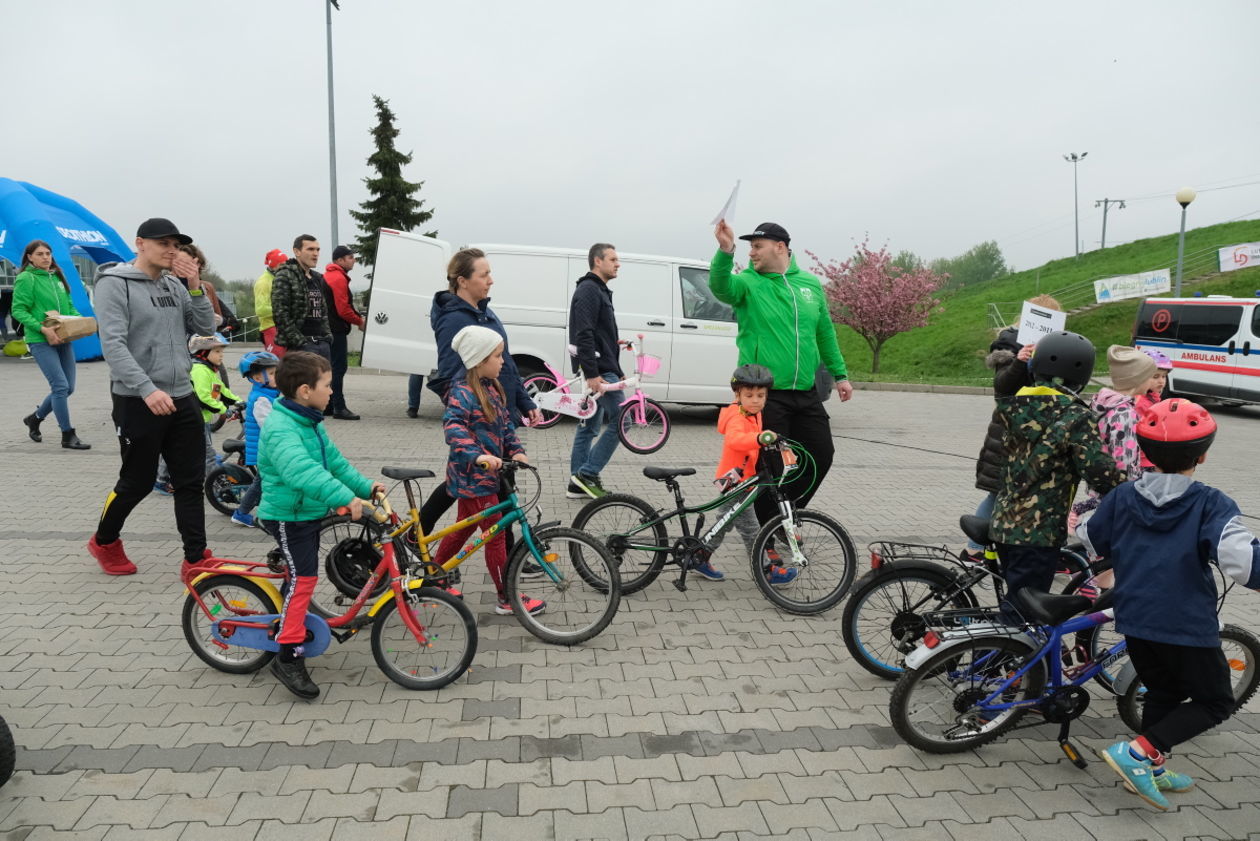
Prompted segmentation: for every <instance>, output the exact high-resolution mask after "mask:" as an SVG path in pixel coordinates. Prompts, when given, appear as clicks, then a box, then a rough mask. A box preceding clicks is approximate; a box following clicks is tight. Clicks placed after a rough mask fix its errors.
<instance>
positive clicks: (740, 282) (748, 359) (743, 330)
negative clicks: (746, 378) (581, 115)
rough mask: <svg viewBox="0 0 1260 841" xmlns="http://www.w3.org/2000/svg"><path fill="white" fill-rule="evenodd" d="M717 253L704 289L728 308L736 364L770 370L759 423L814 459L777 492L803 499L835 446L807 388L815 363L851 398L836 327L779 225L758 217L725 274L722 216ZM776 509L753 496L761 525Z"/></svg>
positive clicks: (802, 502) (819, 400) (730, 240)
mask: <svg viewBox="0 0 1260 841" xmlns="http://www.w3.org/2000/svg"><path fill="white" fill-rule="evenodd" d="M714 234H715V235H716V237H717V241H718V251H717V253H716V254H714V255H713V260H712V261H711V262H710V264H709V288H710V289H712V290H713V294H714V296H716V297H717V299H718V300H719V301H722V302H723V303H726V304H730V305H731V307H732V308H734V310H735V320H736V321H737V322H738V323H739V335H738V337H737V338H736V339H735V344H736V346H737V347H738V348H739V364H740V365H754V364H755V365H764V366H766V367H767V368H769V369H770V373H771V374H773V375H774V387H773V388H771V389H770V393H769V395H768V396H767V398H766V406H765V408H764V409H762V411H761V417H762V426H763V428H765V429H770V430H774V431H775V432H777V433H779V434H780V435H782V436H784V437H786V438H788V439H790V440H792V441H796V442H798V443H799V444H801V445H802V446H803V447H804V448H805V451H806V452H808V453H809V454H810V456H811V457H812V458H813V459H814V464H815V466H816V471H817V472H816V473H815V474H814V475H810V471H808V470H802V471H801V473H800V475H798V476H797V478H796V479H794V480H793V481H791V482H789V483H788V484H787V485H786V486H785V488H784V490H785V491H786V492H787V493H788V495H789V496H790V497H792V498H793V499H795V500H796V502H797V504H798V505H799V506H801V507H804V506H806V505H808V504H809V501H810V499H812V498H813V496H814V493H815V492H816V491H817V490H818V487H819V486H820V485H822V482H823V479H824V478H826V476H827V471H828V470H830V469H831V461H832V458H833V457H834V456H835V444H834V443H833V442H832V439H831V420H830V418H829V417H828V416H827V410H826V409H825V408H824V407H823V399H824V397H823V396H822V395H820V394H819V393H818V391H817V390H816V389H815V387H814V386H815V376H816V374H817V373H818V368H819V366H820V364H821V366H822V367H825V368H826V369H827V371H828V372H830V374H831V375H832V376H833V377H835V379H836V393H837V394H839V395H840V399H841V400H842V401H844V400H848V399H849V398H850V397H852V396H853V385H852V384H851V383H850V382H849V373H848V369H847V368H845V365H844V357H843V356H842V355H841V354H840V345H839V343H838V342H837V341H836V328H835V326H834V325H833V324H832V322H831V314H830V312H829V311H828V309H827V298H826V296H825V295H824V294H823V289H822V284H821V283H820V282H819V281H818V278H816V277H814V276H813V275H812V274H810V273H809V272H805V271H801V269H800V268H799V267H798V266H797V265H796V258H795V257H794V256H793V254H792V251H791V249H790V248H789V247H788V246H789V244H790V243H791V241H792V238H791V237H790V236H789V235H788V232H787V231H786V230H784V228H783V226H782V225H777V224H775V223H774V222H763V223H762V224H760V225H758V226H757V230H755V231H754V232H753V233H751V234H746V235H744V236H742V237H740V239H742V240H747V241H748V243H749V251H748V262H749V267H748V268H746V269H744V271H742V272H740V273H739V274H732V273H731V268H732V266H733V265H734V263H735V233H734V232H733V231H732V230H731V226H730V225H728V224H727V223H726V220H725V219H723V220H721V221H719V222H718V226H717V229H716V230H715V231H714ZM777 513H778V511H777V510H776V507H775V504H774V500H773V498H771V497H770V495H769V494H762V495H761V497H759V498H758V500H757V519H758V520H760V521H761V523H762V524H764V523H766V522H768V521H769V520H771V519H773V518H774V517H775V515H776V514H777Z"/></svg>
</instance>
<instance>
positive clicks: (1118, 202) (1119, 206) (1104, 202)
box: [1094, 199, 1124, 248]
mask: <svg viewBox="0 0 1260 841" xmlns="http://www.w3.org/2000/svg"><path fill="white" fill-rule="evenodd" d="M1113 204H1114V205H1115V206H1116V210H1124V199H1099V200H1098V201H1096V202H1094V207H1098V206H1099V205H1101V206H1102V209H1103V231H1102V247H1103V248H1106V247H1107V210H1108V209H1109V208H1110V206H1111V205H1113Z"/></svg>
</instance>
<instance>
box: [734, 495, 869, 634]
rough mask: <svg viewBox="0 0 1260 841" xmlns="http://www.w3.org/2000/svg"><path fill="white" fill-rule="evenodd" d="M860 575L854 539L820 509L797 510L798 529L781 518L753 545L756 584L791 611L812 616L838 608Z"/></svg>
mask: <svg viewBox="0 0 1260 841" xmlns="http://www.w3.org/2000/svg"><path fill="white" fill-rule="evenodd" d="M793 544H795V547H794V546H793ZM794 549H795V551H794ZM856 571H857V550H856V549H854V548H853V539H852V538H851V537H849V533H848V532H847V531H845V530H844V526H842V525H840V523H839V522H837V521H836V520H835V519H833V518H831V517H828V516H827V515H826V514H823V513H822V512H820V511H810V510H809V509H805V508H802V509H800V510H798V511H797V512H796V523H795V527H793V526H792V525H790V524H785V520H784V518H783V515H782V514H780V515H779V516H777V517H775V518H774V519H773V520H771V521H770V522H768V523H766V524H765V525H764V526H762V527H761V531H760V532H758V533H757V540H756V542H755V543H754V544H753V564H752V577H753V580H754V581H756V582H757V587H758V588H759V589H760V590H761V592H762V594H763V595H765V597H766V598H767V599H769V600H770V601H771V602H772V603H773V604H776V605H778V606H779V607H781V608H782V609H783V610H786V611H787V612H788V613H797V614H801V615H809V614H814V613H822V612H823V611H826V610H830V609H831V608H833V607H835V606H836V605H837V604H838V603H839V602H840V600H841V599H843V598H844V594H845V593H847V592H849V587H851V586H852V585H853V576H854V574H855V573H856Z"/></svg>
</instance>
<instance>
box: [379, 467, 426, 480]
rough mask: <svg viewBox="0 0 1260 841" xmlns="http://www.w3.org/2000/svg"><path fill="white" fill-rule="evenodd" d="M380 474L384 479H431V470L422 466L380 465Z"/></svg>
mask: <svg viewBox="0 0 1260 841" xmlns="http://www.w3.org/2000/svg"><path fill="white" fill-rule="evenodd" d="M381 475H382V476H384V477H385V478H386V479H396V480H398V481H399V482H405V481H407V480H408V479H432V478H433V471H432V470H425V469H424V468H422V467H382V468H381Z"/></svg>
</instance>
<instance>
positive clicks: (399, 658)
mask: <svg viewBox="0 0 1260 841" xmlns="http://www.w3.org/2000/svg"><path fill="white" fill-rule="evenodd" d="M380 506H381V507H380V509H379V510H378V511H377V512H375V514H374V515H368V514H367V513H365V514H364V517H363V519H370V518H371V516H378V517H380V518H382V519H386V520H387V519H388V517H389V516H390V515H391V514H392V510H391V509H390V506H389V500H388V499H387V498H384V497H382V498H381V500H380ZM399 554H400V551H399V547H398V546H397V545H396V544H395V543H394V542H387V543H386V544H385V546H384V548H383V551H382V553H381V555H380V560H379V562H378V563H377V565H376V568H375V569H374V570H372V573H371V575H370V576H369V577H368V578H367V580H366V581H364V583H363V587H362V589H361V590H360V591H359V592H358V593H357V594H356V596H355V598H354V601H353V602H352V603H351V604H350V607H349V609H347V610H346V611H345V612H344V613H343V614H341V615H339V616H321V615H318V614H316V613H314V612H312V611H308V612H307V614H306V640H305V642H304V643H303V644H302V649H303V650H302V655H303V656H304V657H308V658H310V657H316V656H318V655H320V654H322V653H323V652H324V651H325V650H326V649H327V648H328V646H329V644H330V643H331V641H332V640H333V639H336V640H337V642H345V641H346V640H348V639H350V638H351V637H353V636H354V635H355V634H357V633H358V632H359V631H361V630H363V629H364V628H366V627H368V626H369V625H370V626H371V627H372V656H373V657H374V658H375V659H376V664H377V665H378V666H379V667H380V669H381V671H382V672H384V673H385V675H386V677H388V678H389V679H390V680H392V681H394V682H395V683H397V684H399V685H400V686H404V687H406V688H408V689H437V688H439V687H442V686H445V685H447V684H448V683H450V682H451V681H453V680H455V679H456V678H458V677H459V676H460V675H462V674H463V673H464V672H465V671H467V670H468V666H469V664H471V663H472V659H473V655H474V654H476V651H477V622H476V620H475V619H474V618H473V615H472V612H471V611H469V609H468V608H467V607H466V606H465V605H464V603H463V602H462V601H460V600H459V599H457V598H455V597H454V596H452V595H451V594H449V593H447V592H446V591H445V590H442V589H441V588H439V587H432V586H428V585H426V584H425V581H424V579H423V578H420V577H417V576H415V575H414V574H413V573H412V571H411V570H410V569H408V568H407V567H406V566H405V565H404V566H400V565H399V563H398V558H399ZM287 577H288V573H287V571H286V569H285V565H284V562H283V560H282V559H281V556H280V554H279V552H278V550H273V551H272V553H271V554H270V555H269V556H268V562H267V563H253V562H249V561H230V560H223V559H219V558H212V559H209V560H206V561H204V562H203V563H200V564H197V565H195V566H193V567H191V568H190V569H189V570H188V571H187V572H186V573H185V574H184V576H183V580H184V586H185V587H187V588H188V598H187V599H186V600H185V601H184V611H183V620H182V621H183V626H184V637H185V638H186V639H187V640H188V644H189V646H191V647H192V650H193V653H194V654H196V655H197V656H198V657H200V658H201V659H202V660H203V661H205V662H206V663H208V664H209V665H210V666H212V667H214V668H216V669H218V670H219V671H222V672H229V673H232V674H247V673H249V672H254V671H257V670H258V669H260V668H262V667H263V666H264V665H266V664H267V663H268V662H270V661H271V659H272V658H273V657H274V656H275V655H276V652H278V651H279V650H280V644H279V643H278V642H276V639H275V637H276V633H277V632H278V631H279V626H280V613H281V610H282V605H283V603H284V601H283V599H282V598H281V595H280V592H279V591H278V590H277V588H276V584H277V583H282V582H284V581H285V579H287ZM369 600H371V601H372V604H371V605H370V606H367V605H368V601H369ZM365 606H366V607H367V610H366V612H365V611H364V608H365Z"/></svg>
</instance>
